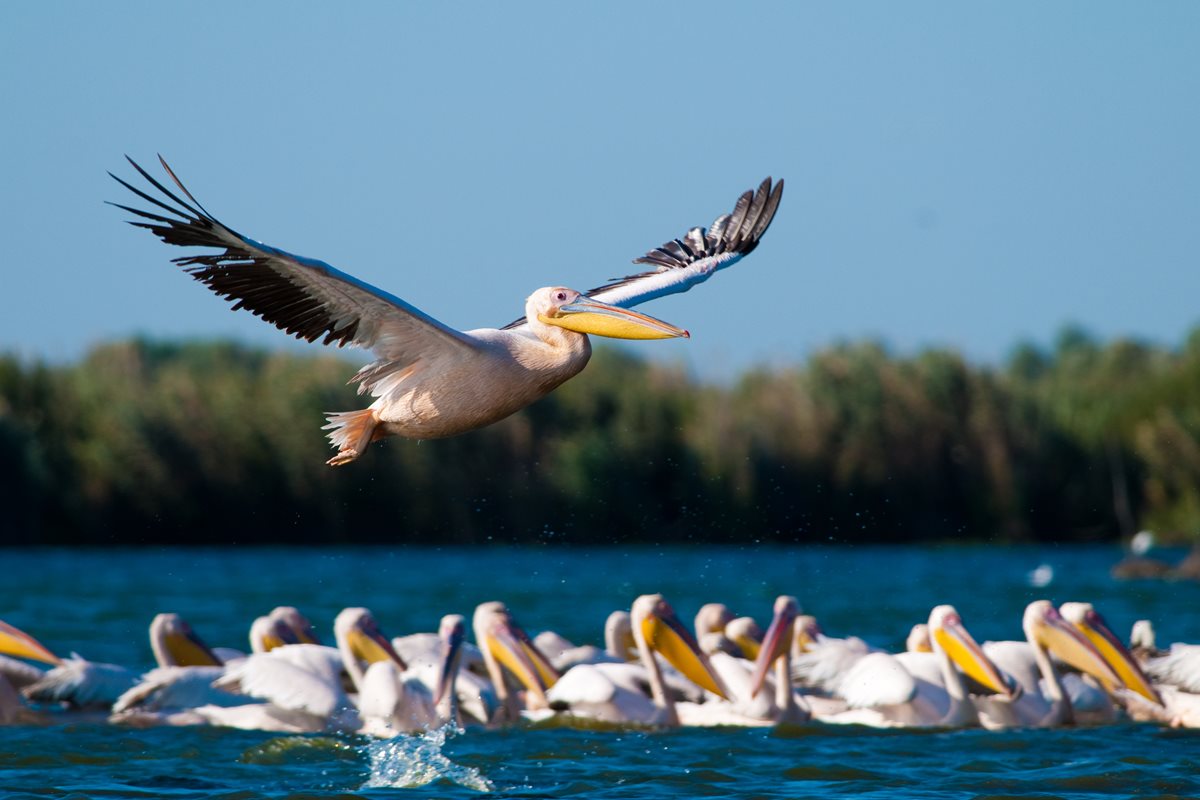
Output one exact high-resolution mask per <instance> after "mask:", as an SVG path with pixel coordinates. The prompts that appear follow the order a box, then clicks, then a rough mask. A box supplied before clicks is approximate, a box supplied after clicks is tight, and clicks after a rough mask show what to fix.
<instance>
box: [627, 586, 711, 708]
mask: <svg viewBox="0 0 1200 800" xmlns="http://www.w3.org/2000/svg"><path fill="white" fill-rule="evenodd" d="M664 605H665V604H664ZM642 636H643V637H644V638H645V640H646V644H647V645H648V646H649V647H650V648H651V649H652V650H656V651H657V652H659V653H662V655H663V657H664V658H666V659H667V661H669V662H670V663H671V665H672V666H673V667H675V669H677V670H679V671H680V672H682V673H683V675H684V676H685V677H686V678H687V679H688V680H690V681H691V682H692V683H694V684H696V685H697V686H699V687H701V688H703V689H707V690H708V691H710V692H712V693H713V694H715V695H717V696H718V697H721V698H723V699H725V700H728V699H729V694H728V692H726V690H725V686H724V684H722V683H721V679H720V678H719V677H718V676H717V674H716V673H715V672H713V669H712V665H711V664H709V663H708V658H707V657H705V655H704V653H702V652H700V647H699V646H698V645H697V644H696V640H695V639H693V638H692V635H691V634H690V633H688V630H687V628H685V627H684V626H683V623H682V622H680V621H679V617H677V616H675V612H674V611H672V610H670V608H669V607H665V608H664V607H662V606H660V607H659V608H656V609H655V611H654V612H653V613H651V614H648V615H647V616H646V617H645V618H644V619H643V620H642Z"/></svg>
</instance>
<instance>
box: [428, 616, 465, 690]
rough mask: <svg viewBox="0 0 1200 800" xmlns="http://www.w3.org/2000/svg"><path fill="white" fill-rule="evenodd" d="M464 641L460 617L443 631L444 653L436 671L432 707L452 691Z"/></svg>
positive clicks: (463, 630) (463, 628) (463, 629)
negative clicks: (435, 686)
mask: <svg viewBox="0 0 1200 800" xmlns="http://www.w3.org/2000/svg"><path fill="white" fill-rule="evenodd" d="M465 640H466V628H465V625H464V624H463V622H462V619H461V617H460V618H459V620H458V621H456V622H455V623H454V624H453V625H452V626H451V627H449V628H447V629H445V630H444V631H443V637H442V643H443V648H444V650H445V653H444V654H443V656H442V668H441V670H439V671H438V680H437V689H436V690H435V691H434V697H433V704H434V705H437V704H438V703H441V702H442V700H443V699H444V698H445V697H446V695H447V694H448V693H449V692H451V691H453V690H454V678H455V676H456V673H457V672H458V661H459V659H460V658H461V657H462V646H463V641H465Z"/></svg>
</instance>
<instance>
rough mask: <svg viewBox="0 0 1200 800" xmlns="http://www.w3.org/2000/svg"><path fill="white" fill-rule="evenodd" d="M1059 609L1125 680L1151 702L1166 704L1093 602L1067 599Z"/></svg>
mask: <svg viewBox="0 0 1200 800" xmlns="http://www.w3.org/2000/svg"><path fill="white" fill-rule="evenodd" d="M1058 610H1059V613H1061V614H1062V615H1063V618H1064V619H1065V620H1066V621H1067V622H1069V623H1071V624H1072V625H1074V626H1075V627H1076V629H1078V630H1079V632H1080V633H1082V634H1083V635H1084V637H1085V638H1086V639H1087V640H1088V641H1089V642H1091V644H1092V646H1093V647H1095V648H1096V650H1097V651H1098V652H1099V653H1100V656H1101V658H1103V659H1104V661H1105V663H1107V664H1108V665H1109V666H1110V667H1112V669H1113V671H1114V672H1116V673H1117V676H1118V677H1120V679H1121V683H1123V684H1124V685H1125V686H1126V687H1128V688H1129V689H1132V690H1133V691H1135V692H1137V693H1138V694H1140V695H1141V696H1142V697H1144V698H1146V699H1147V700H1149V701H1150V702H1151V703H1156V704H1158V705H1162V698H1161V697H1159V695H1158V692H1157V691H1156V690H1155V689H1154V687H1153V686H1152V685H1151V683H1150V679H1149V678H1147V677H1146V673H1144V672H1142V668H1141V667H1139V666H1138V664H1137V662H1136V661H1134V659H1133V656H1132V655H1130V654H1129V651H1128V650H1127V649H1126V648H1125V645H1123V644H1121V641H1120V640H1119V639H1118V638H1117V637H1116V636H1115V635H1114V634H1113V632H1112V629H1111V628H1109V627H1108V623H1107V622H1105V621H1104V617H1102V616H1100V612H1099V611H1097V610H1096V609H1095V607H1093V606H1092V604H1091V603H1063V604H1062V605H1061V606H1059V609H1058Z"/></svg>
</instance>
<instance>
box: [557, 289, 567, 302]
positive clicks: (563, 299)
mask: <svg viewBox="0 0 1200 800" xmlns="http://www.w3.org/2000/svg"><path fill="white" fill-rule="evenodd" d="M554 299H555V300H557V301H558V302H560V303H565V302H567V293H566V292H557V293H556V294H555V295H554Z"/></svg>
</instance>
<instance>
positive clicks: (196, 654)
mask: <svg viewBox="0 0 1200 800" xmlns="http://www.w3.org/2000/svg"><path fill="white" fill-rule="evenodd" d="M163 644H164V645H166V648H167V651H168V652H169V653H170V654H171V657H172V658H173V659H174V660H175V663H176V665H178V666H180V667H219V666H221V664H223V663H224V662H222V661H221V659H219V658H217V654H216V653H214V652H213V651H212V648H211V647H209V646H208V644H207V643H206V642H205V641H204V640H203V639H201V638H200V637H199V636H198V635H197V634H196V633H195V632H194V631H193V630H192V629H191V628H190V627H188V628H187V629H186V630H184V631H183V632H178V633H170V634H167V636H166V638H165V639H164V642H163Z"/></svg>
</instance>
